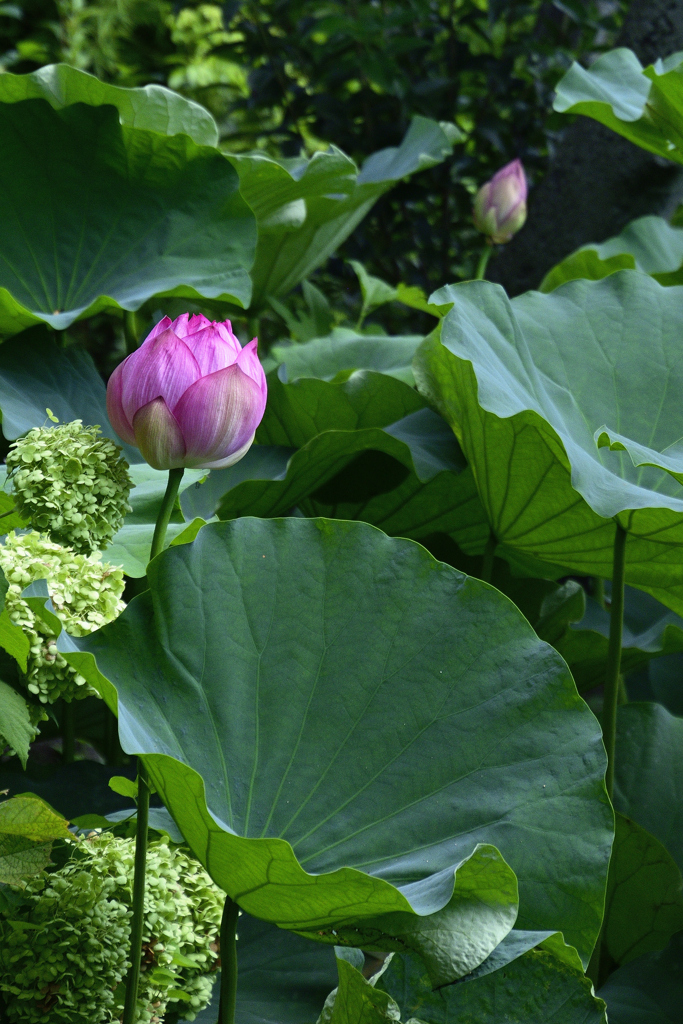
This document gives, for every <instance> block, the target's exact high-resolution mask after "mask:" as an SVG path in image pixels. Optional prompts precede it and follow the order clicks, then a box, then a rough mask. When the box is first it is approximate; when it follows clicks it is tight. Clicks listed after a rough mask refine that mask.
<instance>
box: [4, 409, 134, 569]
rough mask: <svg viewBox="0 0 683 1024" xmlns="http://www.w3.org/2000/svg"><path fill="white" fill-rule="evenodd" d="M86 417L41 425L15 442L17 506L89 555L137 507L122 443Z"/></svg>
mask: <svg viewBox="0 0 683 1024" xmlns="http://www.w3.org/2000/svg"><path fill="white" fill-rule="evenodd" d="M99 434H100V428H99V427H97V426H95V427H84V426H83V423H82V421H81V420H74V421H73V422H72V423H64V424H61V425H60V426H57V427H35V428H34V429H33V430H29V432H28V433H27V434H26V435H25V436H24V437H22V438H20V439H19V440H18V441H15V442H14V444H13V445H11V447H10V452H9V455H8V456H7V472H8V478H9V479H11V480H12V483H13V486H14V497H15V502H16V507H17V511H18V512H19V514H20V515H21V516H23V518H24V519H26V520H28V522H29V523H30V524H31V526H33V527H34V529H36V530H39V531H40V532H41V533H47V534H49V535H50V537H52V539H53V540H56V541H58V542H59V543H60V544H66V545H68V546H69V547H71V548H73V549H74V551H78V552H81V553H83V554H88V553H89V552H90V551H99V550H101V549H102V548H105V547H106V546H107V544H109V543H110V542H111V540H112V538H113V536H114V534H115V533H116V532H117V530H119V529H120V528H121V526H122V525H123V519H124V516H125V515H126V513H127V512H130V510H131V508H130V505H129V504H128V495H129V493H130V489H131V486H132V484H131V479H130V475H129V473H128V463H127V462H126V461H125V459H122V458H121V457H120V456H121V448H120V447H119V446H118V445H117V444H115V443H114V442H113V441H111V440H110V439H109V438H108V437H100V436H99Z"/></svg>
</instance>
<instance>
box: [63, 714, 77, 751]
mask: <svg viewBox="0 0 683 1024" xmlns="http://www.w3.org/2000/svg"><path fill="white" fill-rule="evenodd" d="M62 760H63V761H64V763H65V764H72V763H73V762H74V761H75V760H76V723H75V722H74V706H73V704H71V703H69V704H67V703H66V702H65V703H64V706H63V707H62Z"/></svg>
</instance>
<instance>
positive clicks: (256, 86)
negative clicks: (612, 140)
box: [0, 0, 628, 333]
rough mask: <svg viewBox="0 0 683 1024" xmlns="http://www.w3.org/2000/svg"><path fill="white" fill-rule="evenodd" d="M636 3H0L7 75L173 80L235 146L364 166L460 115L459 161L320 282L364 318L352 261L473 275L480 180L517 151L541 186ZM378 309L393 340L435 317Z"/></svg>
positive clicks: (391, 212) (426, 177)
mask: <svg viewBox="0 0 683 1024" xmlns="http://www.w3.org/2000/svg"><path fill="white" fill-rule="evenodd" d="M627 8H628V0H552V2H550V0H369V2H368V0H366V2H362V3H361V2H358V0H346V2H334V0H328V2H325V0H260V2H247V0H244V2H240V0H232V2H226V3H224V4H223V5H220V6H219V5H217V4H207V3H195V4H188V5H186V6H181V5H179V4H172V3H170V2H167V0H99V2H91V3H89V2H87V0H0V69H2V70H4V71H10V72H13V73H25V72H29V71H33V70H35V69H36V68H38V67H40V66H42V65H44V64H47V63H52V62H57V61H65V62H67V63H69V64H72V65H73V66H75V67H78V68H81V69H83V70H86V71H89V72H92V73H93V74H95V75H97V76H98V77H99V78H102V79H104V80H105V81H109V82H112V83H115V84H117V85H124V86H134V85H144V84H146V83H149V82H158V83H162V84H165V85H168V86H170V87H171V88H173V89H176V90H178V91H179V92H181V93H183V94H184V95H186V96H189V97H191V98H192V99H194V100H196V101H198V102H200V103H202V104H204V105H205V106H206V107H207V108H208V109H209V110H210V111H211V113H212V114H213V115H214V117H215V118H216V120H217V122H218V124H219V128H220V132H221V146H222V147H223V148H224V149H226V150H229V151H232V152H243V151H247V150H252V149H262V150H264V151H266V152H268V153H269V154H271V155H273V156H297V155H299V153H301V152H303V153H305V154H307V155H310V154H311V153H313V152H314V151H315V150H318V149H325V148H327V146H328V144H329V143H334V144H335V145H337V146H339V147H340V148H341V149H342V150H344V151H345V152H346V153H348V154H349V155H350V156H352V157H353V158H354V159H355V160H356V161H357V162H362V160H363V159H364V158H365V157H366V156H367V155H369V154H370V153H372V152H375V151H377V150H378V149H380V148H382V147H385V146H392V145H396V144H398V143H399V142H400V140H401V138H402V137H403V135H404V133H405V131H406V129H407V127H408V125H409V123H410V119H411V117H412V116H413V115H415V114H422V115H424V116H427V117H431V118H434V119H436V120H441V121H451V122H455V123H456V124H457V125H458V126H459V128H460V129H461V130H462V131H463V132H464V133H465V134H466V141H465V143H464V145H459V146H457V147H456V150H455V154H454V157H453V159H452V160H450V161H446V162H445V163H443V164H441V165H440V166H437V167H434V168H432V169H430V170H427V171H424V172H423V173H421V174H419V175H417V176H415V177H414V178H412V179H411V180H410V181H409V182H402V183H400V184H399V185H398V186H397V187H396V188H395V189H394V190H393V191H392V192H391V193H390V194H389V195H387V196H385V197H384V198H382V199H381V200H380V202H378V203H377V205H376V206H375V207H374V209H373V210H372V211H371V213H370V214H369V216H367V217H366V218H365V220H364V221H363V222H362V223H361V225H360V226H359V227H358V228H357V229H356V231H355V232H354V234H353V235H352V237H351V238H349V239H348V240H347V241H346V242H345V243H344V245H343V246H342V247H341V249H340V251H339V253H338V255H337V256H336V257H335V258H333V259H331V260H330V261H329V262H328V264H327V266H326V267H324V268H323V269H322V270H321V271H318V272H317V273H316V275H315V278H314V280H315V282H316V284H317V286H318V287H319V288H320V289H321V290H322V292H323V293H324V294H325V295H326V296H327V299H328V300H329V301H330V302H331V304H332V306H333V307H334V308H335V309H336V310H339V311H341V312H340V317H341V319H344V318H347V319H348V320H349V321H350V322H356V321H357V319H358V315H359V309H360V304H361V299H360V296H359V294H358V288H357V284H356V279H355V275H354V273H353V270H352V269H351V267H350V266H349V264H348V263H347V262H346V261H348V260H349V259H353V260H359V261H360V262H362V263H363V264H364V266H365V267H366V268H367V269H368V271H369V272H370V273H372V274H375V275H377V276H378V277H380V278H382V279H384V280H385V281H387V282H389V283H390V284H392V285H396V284H398V283H399V282H403V283H405V284H408V285H418V286H420V287H421V288H423V289H424V290H425V292H427V293H429V291H430V290H431V289H433V288H435V287H438V286H439V285H441V284H444V283H445V282H447V281H453V280H457V279H459V278H466V277H471V276H473V274H474V271H475V267H476V264H477V261H478V259H479V256H480V255H481V237H480V236H479V235H478V233H477V232H476V230H475V229H474V226H473V224H472V216H471V209H472V197H473V195H474V193H475V192H476V189H477V188H478V186H479V185H480V184H481V183H482V182H484V181H486V180H487V179H488V178H490V177H491V175H492V174H493V173H494V172H495V171H497V170H498V169H499V168H500V167H501V166H502V165H503V164H505V163H507V162H508V161H510V160H512V159H514V158H515V157H518V158H520V159H521V160H522V162H523V164H524V167H525V169H526V172H527V175H528V177H529V180H530V182H531V184H532V186H533V184H535V183H537V182H538V181H539V180H540V179H541V178H542V176H543V174H544V171H545V169H546V167H547V163H548V158H549V154H550V152H551V150H552V146H553V140H554V138H555V132H556V130H557V128H558V127H559V121H555V120H554V119H553V117H552V116H551V117H548V110H549V109H550V97H551V92H552V90H553V88H554V86H555V84H556V82H557V80H558V79H559V77H560V76H561V74H562V73H563V72H564V71H565V69H566V68H567V67H568V66H569V64H570V62H571V61H572V60H573V59H576V58H579V59H584V60H588V61H590V59H592V57H593V56H594V55H597V54H598V53H599V52H602V51H603V50H604V49H607V48H609V46H610V45H612V44H613V42H614V40H615V38H616V35H617V32H618V30H619V27H620V25H621V23H622V21H623V18H624V14H625V12H626V9H627ZM556 117H557V115H556ZM297 303H300V304H303V298H300V299H299V298H297V297H294V302H293V304H292V303H290V305H293V306H294V308H295V309H296V306H297ZM302 308H304V307H303V306H302ZM374 317H375V320H376V321H378V323H379V325H380V326H381V327H383V328H384V329H385V330H389V331H390V332H394V333H398V332H406V331H409V330H418V331H420V330H425V329H429V328H430V326H431V322H430V321H429V318H427V317H425V315H424V314H422V313H420V312H417V311H415V310H413V309H410V308H408V307H407V306H404V305H401V304H399V303H396V302H392V303H389V304H387V305H384V306H382V307H381V310H380V311H378V312H377V313H376V314H374Z"/></svg>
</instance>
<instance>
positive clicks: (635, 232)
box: [540, 216, 683, 292]
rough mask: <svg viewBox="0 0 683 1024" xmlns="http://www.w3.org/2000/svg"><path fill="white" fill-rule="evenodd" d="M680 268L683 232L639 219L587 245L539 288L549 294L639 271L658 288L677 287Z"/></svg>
mask: <svg viewBox="0 0 683 1024" xmlns="http://www.w3.org/2000/svg"><path fill="white" fill-rule="evenodd" d="M682 264H683V229H682V228H680V227H672V225H671V224H669V222H668V221H667V220H665V219H664V218H663V217H653V216H648V217H638V218H637V220H633V221H631V223H630V224H627V226H626V227H625V228H624V230H623V231H622V232H621V233H620V234H618V235H616V236H615V237H614V238H608V239H607V241H606V242H601V243H600V244H597V243H593V242H590V243H589V244H588V245H584V246H582V247H581V248H580V249H577V251H576V252H574V253H572V254H571V255H570V256H567V257H566V259H564V260H562V262H561V263H558V264H557V266H555V267H553V269H552V270H550V271H548V273H547V274H546V276H545V277H544V278H543V281H542V282H541V285H540V290H541V291H542V292H551V291H553V290H554V289H555V288H558V287H559V286H560V285H561V284H565V283H566V282H567V281H574V280H576V279H577V278H587V279H589V280H591V281H597V280H599V279H600V278H603V277H607V276H608V275H609V274H613V273H615V272H616V271H617V270H628V269H632V270H640V271H642V273H644V274H651V275H652V276H653V277H654V278H655V279H656V280H657V281H659V282H660V284H667V285H670V284H680V280H678V277H679V276H680V275H677V274H676V271H678V270H679V268H680V267H681V265H682Z"/></svg>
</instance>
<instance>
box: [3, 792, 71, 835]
mask: <svg viewBox="0 0 683 1024" xmlns="http://www.w3.org/2000/svg"><path fill="white" fill-rule="evenodd" d="M0 835H8V836H24V837H25V838H27V839H33V840H36V841H45V840H48V839H71V838H72V836H71V833H70V832H69V829H68V827H67V821H66V819H65V818H63V817H62V815H61V814H57V812H56V811H53V810H52V808H51V807H50V805H49V804H46V803H45V801H44V800H41V799H40V797H39V796H36V795H35V794H34V793H22V794H20V795H19V796H13V797H10V798H9V800H3V801H2V802H0Z"/></svg>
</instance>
